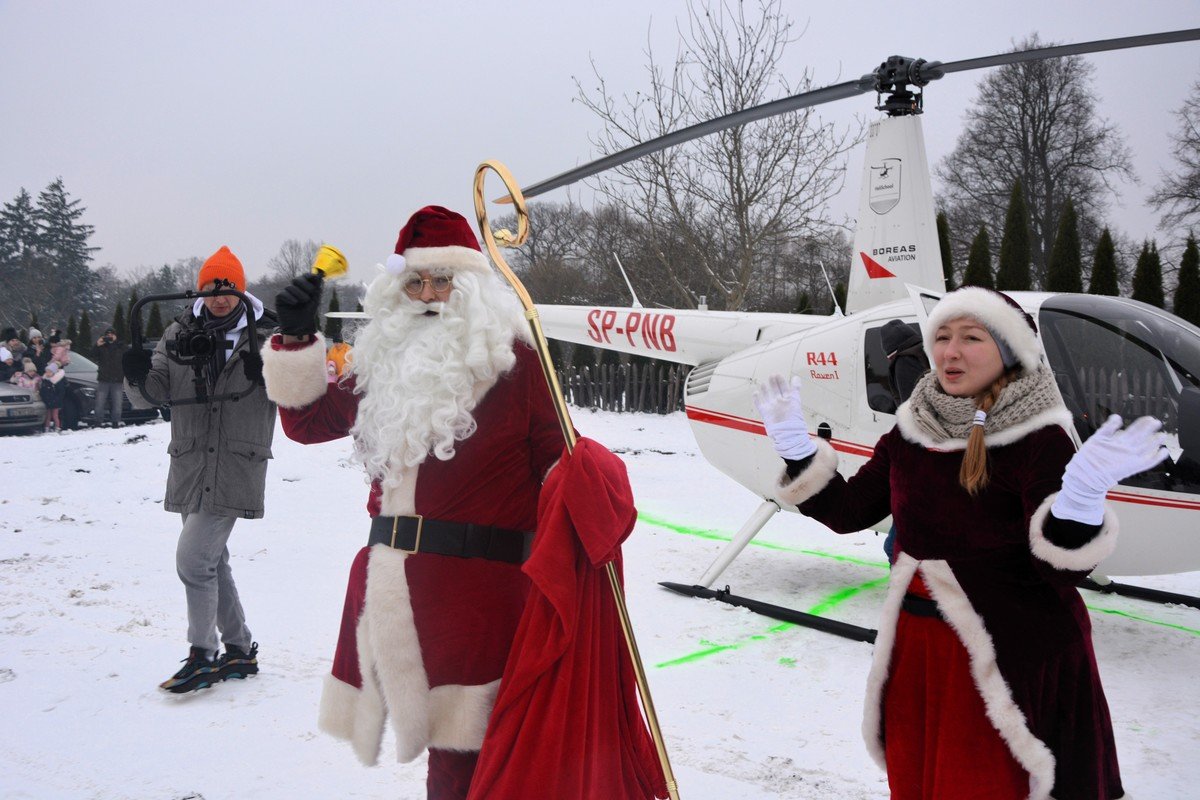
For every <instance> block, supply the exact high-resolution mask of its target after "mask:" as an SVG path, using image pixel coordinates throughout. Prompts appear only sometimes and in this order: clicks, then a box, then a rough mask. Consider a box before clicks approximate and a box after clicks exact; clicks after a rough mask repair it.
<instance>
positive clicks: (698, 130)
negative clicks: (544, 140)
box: [521, 75, 874, 197]
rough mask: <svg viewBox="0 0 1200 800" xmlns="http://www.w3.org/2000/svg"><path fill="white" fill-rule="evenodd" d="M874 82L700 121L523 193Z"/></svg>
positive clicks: (540, 190)
mask: <svg viewBox="0 0 1200 800" xmlns="http://www.w3.org/2000/svg"><path fill="white" fill-rule="evenodd" d="M864 77H869V78H871V79H872V80H873V78H874V76H873V75H871V76H864ZM872 85H873V84H872V83H871V82H867V83H865V84H864V83H863V78H859V79H857V80H853V81H845V82H844V83H836V84H834V85H832V86H826V87H824V88H822V89H814V90H813V91H811V92H802V93H801V94H796V95H792V96H791V97H785V98H783V99H781V100H773V101H771V102H769V103H763V104H762V105H759V106H754V107H752V108H745V109H742V110H741V111H735V112H733V113H732V114H726V115H725V116H723V117H716V118H715V119H710V120H708V121H706V122H699V123H696V124H695V125H692V126H690V127H687V128H680V129H679V130H677V131H672V132H671V133H668V134H665V135H663V136H660V137H658V138H657V139H650V140H649V141H645V142H642V143H641V144H635V145H634V146H633V147H629V148H626V149H624V150H621V151H620V152H617V153H612V154H611V155H607V156H605V157H604V158H600V159H597V160H596V161H592V162H590V163H588V164H584V165H583V166H582V167H576V168H575V169H572V170H567V171H566V172H563V173H561V174H559V175H555V176H554V177H553V178H549V179H547V180H544V181H542V182H541V183H535V184H533V185H532V186H529V187H527V188H524V189H522V190H521V193H522V194H524V195H525V196H526V197H537V196H538V195H539V194H545V193H546V192H549V191H553V190H554V189H558V188H560V187H563V186H568V185H570V184H572V183H575V182H576V181H581V180H583V179H584V178H590V177H591V176H593V175H595V174H596V173H598V172H603V171H605V170H607V169H612V168H613V167H619V166H621V165H622V164H627V163H629V162H630V161H633V160H634V159H638V158H641V157H642V156H648V155H650V154H651V153H657V152H658V151H659V150H665V149H666V148H668V147H672V146H674V145H677V144H683V143H684V142H690V141H691V140H693V139H699V138H700V137H701V136H707V135H709V134H710V133H717V132H718V131H723V130H725V129H726V128H732V127H734V126H736V125H745V124H746V123H748V122H754V121H755V120H759V119H765V118H767V117H773V116H775V115H776V114H783V113H785V112H788V111H798V110H800V109H802V108H809V107H811V106H816V105H820V104H822V103H830V102H833V101H834V100H842V99H844V98H847V97H853V96H855V95H857V94H862V93H863V92H868V91H870V90H871V88H872Z"/></svg>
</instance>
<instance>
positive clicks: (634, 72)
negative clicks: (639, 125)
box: [0, 0, 1200, 279]
mask: <svg viewBox="0 0 1200 800" xmlns="http://www.w3.org/2000/svg"><path fill="white" fill-rule="evenodd" d="M785 7H786V8H787V10H788V13H789V14H790V15H791V17H792V18H793V19H794V20H795V22H796V23H797V26H798V28H804V34H803V36H802V37H801V38H800V39H799V41H797V42H795V43H794V44H792V45H791V46H790V48H789V50H788V56H787V58H786V65H787V69H788V72H789V74H790V75H791V76H793V79H795V78H796V77H798V76H799V75H800V74H801V73H802V72H803V71H804V70H805V69H809V70H811V72H812V77H813V80H814V84H815V85H816V86H822V85H825V84H829V83H835V82H839V81H843V80H847V79H849V78H852V77H856V76H858V75H860V74H862V73H864V72H868V71H870V70H872V69H873V68H874V67H875V66H876V65H878V63H879V62H880V61H882V60H883V59H884V58H886V57H887V56H889V55H892V54H902V55H908V56H913V57H922V58H926V59H929V60H940V61H954V60H959V59H963V58H972V57H976V56H982V55H990V54H992V53H997V52H1002V51H1005V50H1008V49H1011V47H1012V44H1013V43H1014V42H1015V41H1017V40H1019V39H1021V38H1023V37H1025V36H1027V35H1029V34H1030V33H1031V32H1034V31H1037V32H1038V33H1039V34H1040V35H1041V37H1042V39H1043V40H1045V41H1053V42H1060V43H1069V42H1081V41H1089V40H1093V39H1105V38H1113V37H1118V36H1129V35H1133V34H1138V33H1151V32H1159V31H1166V30H1175V29H1182V28H1193V27H1200V3H1197V2H1196V0H1178V1H1175V0H1165V1H1159V2H1154V1H1153V0H1150V1H1148V2H1142V3H1139V4H1131V3H1128V2H1125V1H1124V0H1122V2H1115V1H1114V0H1090V1H1089V2H1074V1H1072V2H1047V0H1036V2H1027V1H1026V0H1020V1H1019V2H1014V1H1013V0H1006V1H1005V2H995V3H972V2H962V0H957V1H956V2H940V1H939V2H919V3H897V2H894V1H893V2H886V3H860V2H852V1H850V2H846V1H844V2H837V3H835V2H819V3H808V2H794V1H793V2H785ZM684 8H685V5H684V1H683V0H605V2H589V3H574V2H569V0H557V2H551V0H512V1H510V2H505V3H484V2H454V0H443V1H442V2H440V3H420V4H417V3H407V2H386V3H385V2H354V3H338V4H333V3H328V2H308V1H306V0H291V2H244V1H243V2H228V3H227V2H205V3H189V4H182V3H169V2H168V3H164V2H122V1H120V0H106V2H102V3H97V2H82V0H81V1H80V2H50V1H49V0H0V109H2V110H3V121H2V122H0V202H7V201H9V200H11V199H12V198H13V197H14V196H15V195H16V194H17V192H18V191H19V190H20V188H21V187H25V188H26V189H28V190H29V191H30V192H31V193H32V194H34V195H35V196H36V195H37V193H38V192H39V191H40V190H41V189H42V188H44V187H45V186H46V184H48V183H49V182H50V181H52V180H54V178H55V177H57V176H62V178H63V180H64V181H65V184H66V187H67V189H68V191H69V192H70V193H71V194H72V196H74V197H77V198H80V199H82V200H83V202H84V204H85V205H86V206H87V209H88V210H87V214H86V216H85V218H84V219H85V221H86V222H88V223H90V224H92V225H94V226H95V228H96V233H95V236H94V238H93V240H92V242H93V244H94V245H97V246H99V247H100V248H101V249H100V251H99V252H98V253H97V254H96V263H97V264H99V265H102V264H109V263H111V264H112V265H114V266H115V267H116V268H117V269H118V270H120V271H121V272H129V271H132V270H135V269H138V268H140V267H145V266H158V265H161V264H163V263H167V262H174V261H175V260H177V259H180V258H186V257H189V256H207V255H208V254H209V253H211V252H213V251H214V250H216V248H217V247H218V246H220V245H221V244H228V245H229V246H230V247H231V248H232V249H233V250H234V252H235V253H237V254H238V255H239V256H240V257H241V258H242V261H243V263H245V265H246V268H247V273H248V274H249V275H250V276H251V277H252V278H253V277H255V276H258V275H260V274H262V272H263V271H264V269H265V265H266V262H267V260H268V259H269V258H270V257H271V256H272V255H274V254H275V253H276V252H277V251H278V249H279V246H280V244H281V243H282V242H283V241H284V240H286V239H289V238H296V239H302V240H303V239H315V240H318V241H328V242H330V243H332V244H335V245H337V246H339V247H341V248H342V249H343V250H344V251H345V252H346V254H347V256H348V257H349V259H350V262H351V267H352V275H353V276H355V277H356V278H359V279H364V278H365V279H369V278H370V276H371V275H372V274H373V269H374V264H375V263H377V262H382V261H383V260H384V259H385V258H386V257H387V255H388V254H389V253H390V252H391V249H392V245H393V244H394V242H395V238H396V233H397V231H398V229H399V228H400V226H401V225H402V224H403V223H404V221H405V219H406V218H407V217H408V215H409V214H410V213H412V211H414V210H415V209H416V208H418V207H420V206H422V205H425V204H427V203H439V204H442V205H447V206H449V207H451V208H454V209H456V210H458V211H460V212H462V213H463V214H465V215H467V216H468V218H469V219H472V220H473V211H472V195H471V182H472V176H473V173H474V169H475V167H476V165H477V164H478V163H479V162H480V161H482V160H484V159H489V158H494V159H499V160H501V161H503V162H505V163H506V164H507V165H508V166H509V167H510V168H511V170H512V171H513V173H514V174H515V176H516V177H517V179H518V181H519V182H521V183H522V184H525V185H529V184H532V183H534V182H536V181H538V180H541V179H544V178H547V177H549V176H551V175H554V174H557V173H558V172H561V171H563V170H564V169H567V168H569V167H571V166H574V165H576V164H578V163H582V162H584V161H587V160H590V158H591V156H592V151H591V147H590V144H589V140H588V137H589V134H592V133H594V132H595V131H596V129H597V121H596V119H595V117H594V116H592V115H591V114H590V112H588V111H587V110H586V109H585V108H583V107H582V106H581V105H580V104H579V103H573V102H572V98H573V97H574V96H575V93H576V92H575V86H574V83H573V76H579V77H581V78H585V79H587V78H590V75H591V67H590V63H589V59H593V60H595V62H596V63H597V65H598V66H599V68H600V71H601V72H602V74H603V75H604V76H605V78H606V79H607V81H608V83H609V85H610V87H612V89H613V90H614V91H629V92H633V91H636V90H638V89H640V88H643V87H644V85H645V62H646V59H645V56H644V51H645V49H646V46H647V42H648V41H650V42H653V43H654V46H655V48H656V51H657V52H658V53H659V54H660V56H666V55H667V54H669V53H670V52H672V51H673V48H674V43H675V41H676V39H677V36H676V32H675V19H676V18H677V17H679V16H680V15H682V14H683V11H684ZM916 9H921V11H920V13H918V12H917V11H916ZM1089 58H1090V60H1091V61H1092V63H1094V64H1095V65H1096V68H1097V70H1096V89H1097V91H1098V93H1099V95H1100V97H1101V110H1102V113H1103V115H1104V116H1106V117H1107V118H1108V119H1110V120H1111V121H1112V122H1113V123H1115V124H1116V125H1117V126H1118V127H1119V128H1120V129H1121V130H1122V131H1123V132H1124V133H1125V135H1126V137H1127V141H1128V143H1129V145H1130V146H1131V148H1132V150H1133V153H1134V158H1135V168H1136V170H1137V172H1138V174H1139V175H1140V177H1141V180H1142V184H1141V185H1140V186H1127V187H1125V190H1124V192H1123V194H1122V199H1121V201H1120V204H1119V205H1117V206H1116V207H1115V208H1114V211H1113V213H1111V214H1110V218H1111V219H1112V221H1113V222H1114V224H1115V227H1116V228H1118V229H1119V230H1122V231H1123V232H1124V233H1126V234H1128V235H1131V236H1134V237H1138V238H1141V237H1143V236H1154V235H1159V236H1161V234H1156V232H1155V230H1154V225H1155V224H1156V218H1155V216H1154V214H1153V213H1152V212H1151V211H1150V210H1149V209H1147V208H1145V206H1144V204H1143V202H1142V200H1143V198H1144V197H1145V195H1146V194H1147V193H1148V192H1149V191H1150V189H1151V188H1152V187H1153V185H1154V183H1155V181H1156V180H1157V175H1158V172H1159V170H1161V169H1163V168H1166V167H1167V166H1168V165H1169V164H1170V158H1169V150H1168V148H1169V139H1168V134H1169V133H1170V132H1171V131H1172V130H1174V128H1175V123H1174V120H1173V117H1172V116H1171V112H1172V111H1173V110H1175V109H1177V108H1179V106H1180V105H1181V103H1182V102H1183V101H1184V99H1185V98H1186V97H1187V93H1188V90H1189V87H1190V86H1191V85H1192V84H1193V83H1194V82H1195V81H1196V80H1197V78H1200V43H1186V44H1176V45H1168V46H1163V47H1157V48H1147V49H1140V50H1130V51H1122V52H1116V53H1103V54H1099V55H1095V56H1091V57H1089ZM979 74H980V73H966V74H960V75H952V76H949V77H947V78H945V79H943V80H942V81H939V82H937V83H935V84H933V85H932V86H931V87H929V89H928V90H927V93H926V98H925V107H926V114H925V136H926V142H927V146H928V148H929V159H930V162H931V163H937V161H938V160H940V158H941V157H943V156H944V155H945V154H946V153H947V152H949V150H950V149H951V148H952V147H953V145H954V142H955V139H956V137H957V136H958V133H959V130H960V126H961V122H960V121H961V118H962V114H963V111H964V110H965V109H966V108H967V107H968V105H969V104H970V102H971V100H972V99H973V97H974V96H975V92H976V82H977V80H978V75H979ZM873 99H874V95H863V96H861V97H859V98H856V99H851V100H843V101H840V102H839V103H835V104H831V105H827V106H824V107H823V108H822V113H823V114H824V116H825V118H827V119H833V120H845V119H849V118H851V117H852V116H853V115H854V114H859V115H864V116H866V117H868V118H871V117H873V116H875V115H876V112H874V111H873V110H872V106H873ZM861 165H862V153H861V149H860V150H859V152H857V153H855V154H854V156H853V157H852V158H851V159H850V168H851V173H850V177H849V179H848V181H847V186H846V188H845V190H844V191H843V194H842V196H841V197H840V198H839V200H838V201H837V203H836V204H835V208H834V210H835V212H836V214H837V215H838V216H839V217H840V216H841V215H843V214H849V215H851V216H853V215H854V214H856V213H857V209H856V208H855V206H856V204H857V196H858V186H859V180H860V176H859V174H858V171H859V170H860V169H861ZM489 186H491V187H496V188H495V189H493V190H492V191H490V192H489V195H490V196H493V197H494V196H496V195H497V194H498V193H499V188H498V187H499V183H498V181H495V180H494V179H493V180H492V182H490V183H489ZM934 188H935V191H936V189H937V187H936V185H935V187H934ZM566 197H567V195H566V193H565V192H563V191H562V190H560V191H559V192H556V193H553V194H550V195H547V196H545V199H549V200H560V201H561V200H565V199H566ZM492 213H493V214H494V215H498V214H499V213H502V212H499V211H493V212H492Z"/></svg>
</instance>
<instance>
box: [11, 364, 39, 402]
mask: <svg viewBox="0 0 1200 800" xmlns="http://www.w3.org/2000/svg"><path fill="white" fill-rule="evenodd" d="M23 366H24V369H22V370H21V371H19V372H14V373H13V376H12V378H10V379H9V380H10V381H11V382H12V383H15V384H16V385H17V386H20V387H21V388H22V389H28V390H29V391H31V392H33V393H34V394H37V395H38V396H41V392H40V391H39V390H40V389H41V386H42V378H41V376H40V375H39V374H38V369H37V366H36V365H35V364H34V363H33V361H31V360H30V359H28V358H27V359H25V361H24V362H23Z"/></svg>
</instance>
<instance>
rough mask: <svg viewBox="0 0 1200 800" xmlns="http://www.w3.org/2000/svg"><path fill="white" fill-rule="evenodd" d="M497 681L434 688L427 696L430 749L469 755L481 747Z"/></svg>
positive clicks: (498, 687)
mask: <svg viewBox="0 0 1200 800" xmlns="http://www.w3.org/2000/svg"><path fill="white" fill-rule="evenodd" d="M499 689H500V681H499V679H497V680H494V681H492V682H491V683H485V684H482V685H479V686H459V685H449V686H435V687H434V688H433V689H431V690H430V692H429V722H430V727H431V729H432V730H431V731H430V736H429V746H430V747H437V748H440V749H442V750H458V751H460V752H469V751H473V750H478V749H479V748H481V747H483V735H484V733H485V732H486V731H487V724H488V718H489V717H491V715H492V706H494V705H495V704H496V692H497V691H499Z"/></svg>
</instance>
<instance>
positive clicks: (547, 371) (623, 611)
mask: <svg viewBox="0 0 1200 800" xmlns="http://www.w3.org/2000/svg"><path fill="white" fill-rule="evenodd" d="M488 170H491V171H492V172H495V173H496V174H497V175H499V176H500V180H501V181H503V182H504V188H505V189H507V190H508V196H509V198H510V199H511V200H512V202H513V206H514V207H515V208H516V210H517V233H516V235H515V236H514V235H513V234H512V233H511V232H509V231H506V230H501V231H494V232H493V231H492V228H491V225H489V224H488V216H487V206H486V202H487V201H486V200H484V197H483V181H484V178H486V177H487V172H488ZM475 216H476V217H477V218H478V219H479V229H480V231H481V232H482V233H483V242H484V244H485V245H487V249H488V254H489V255H490V256H491V257H492V261H493V262H494V263H495V264H496V267H497V268H498V269H499V270H500V272H501V274H503V275H504V278H505V280H507V281H508V282H509V284H510V285H511V286H512V287H513V289H514V290H515V291H516V293H517V297H519V298H521V305H522V307H524V309H525V319H526V320H528V321H529V329H530V331H532V333H533V342H534V346H535V347H536V348H537V354H538V360H539V361H541V363H542V373H543V374H544V375H545V376H546V385H547V386H548V387H549V388H550V395H551V397H553V399H554V410H555V412H557V413H558V424H559V425H561V426H562V433H563V439H565V440H566V443H567V452H568V453H573V452H574V451H575V426H574V425H572V424H571V415H570V413H569V412H568V411H567V401H566V399H565V398H564V397H563V393H562V388H561V387H560V386H559V385H558V375H557V374H555V372H554V363H553V362H552V361H551V360H550V348H549V347H548V346H547V344H546V334H544V333H543V332H542V322H541V320H540V319H539V318H538V312H537V309H536V308H535V307H534V305H533V299H532V298H531V297H530V296H529V292H527V291H525V287H524V286H523V285H522V284H521V280H520V279H519V278H518V277H517V276H516V275H515V274H514V273H513V271H512V269H510V268H509V266H508V262H506V261H505V260H504V256H502V255H500V248H501V247H518V246H520V245H521V244H522V243H524V241H525V238H526V237H527V236H528V235H529V212H528V210H527V209H526V208H525V196H524V195H522V194H521V187H519V186H518V185H517V182H516V181H515V180H513V176H512V173H511V172H509V171H508V167H506V166H504V165H503V164H501V163H500V162H499V161H484V162H483V163H482V164H480V165H479V167H478V168H477V169H476V170H475ZM497 239H499V242H497ZM605 566H606V567H607V568H608V582H609V584H610V585H611V586H612V593H613V600H614V601H615V602H616V604H617V614H618V616H620V618H621V630H622V631H623V632H624V633H625V645H626V646H627V647H628V648H629V657H630V659H631V660H632V661H633V671H634V674H635V675H636V676H637V684H638V691H639V692H640V693H641V696H642V708H643V709H644V710H645V712H646V722H647V724H648V725H649V726H650V736H651V737H652V738H653V739H654V749H655V750H657V751H658V761H659V763H660V764H661V765H662V771H663V777H664V778H666V781H667V793H668V794H669V795H670V797H671V800H679V789H678V787H677V786H676V785H675V774H674V773H673V772H672V771H671V761H670V759H668V758H667V747H666V745H665V744H664V743H663V735H662V730H661V729H660V728H659V726H658V714H656V713H655V711H654V700H653V698H651V697H650V684H649V683H648V682H647V681H646V669H645V667H643V666H642V657H641V655H639V654H638V646H637V641H636V640H635V639H634V638H633V623H631V622H630V621H629V609H628V608H627V607H626V606H625V592H624V591H622V589H621V582H620V580H618V579H617V568H616V566H614V565H613V562H611V561H609V562H608V563H607V564H605Z"/></svg>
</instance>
